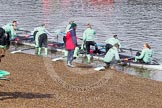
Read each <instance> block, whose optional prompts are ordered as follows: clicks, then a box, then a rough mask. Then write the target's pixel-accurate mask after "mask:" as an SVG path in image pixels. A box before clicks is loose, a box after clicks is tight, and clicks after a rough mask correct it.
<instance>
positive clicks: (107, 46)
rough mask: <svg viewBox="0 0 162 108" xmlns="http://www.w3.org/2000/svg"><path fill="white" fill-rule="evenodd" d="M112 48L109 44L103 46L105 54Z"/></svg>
mask: <svg viewBox="0 0 162 108" xmlns="http://www.w3.org/2000/svg"><path fill="white" fill-rule="evenodd" d="M112 47H113V46H112V45H111V44H106V45H105V50H106V53H107V52H108V51H109V49H110V48H112Z"/></svg>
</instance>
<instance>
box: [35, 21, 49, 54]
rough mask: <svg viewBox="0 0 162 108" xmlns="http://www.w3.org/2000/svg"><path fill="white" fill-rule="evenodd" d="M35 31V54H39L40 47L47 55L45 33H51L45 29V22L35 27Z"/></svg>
mask: <svg viewBox="0 0 162 108" xmlns="http://www.w3.org/2000/svg"><path fill="white" fill-rule="evenodd" d="M35 31H37V33H36V36H35V48H36V54H38V55H41V50H42V48H44V50H45V56H47V55H48V48H47V44H48V43H47V42H48V39H47V34H49V35H51V34H50V33H49V32H48V31H47V30H46V28H45V24H42V25H41V26H40V27H37V28H35ZM43 46H44V47H43ZM37 51H38V52H37Z"/></svg>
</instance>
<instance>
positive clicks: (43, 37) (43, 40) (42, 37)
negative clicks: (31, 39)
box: [39, 33, 47, 48]
mask: <svg viewBox="0 0 162 108" xmlns="http://www.w3.org/2000/svg"><path fill="white" fill-rule="evenodd" d="M43 45H44V47H45V48H47V34H46V33H43V34H41V35H40V36H39V47H43Z"/></svg>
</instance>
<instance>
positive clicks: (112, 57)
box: [104, 44, 120, 68]
mask: <svg viewBox="0 0 162 108" xmlns="http://www.w3.org/2000/svg"><path fill="white" fill-rule="evenodd" d="M118 49H119V44H115V45H114V46H113V47H112V48H110V49H109V51H108V52H107V53H106V55H105V57H104V62H105V63H106V67H105V68H109V67H110V66H112V67H111V68H114V66H113V65H115V64H117V62H120V57H119V53H118Z"/></svg>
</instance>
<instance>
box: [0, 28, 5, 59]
mask: <svg viewBox="0 0 162 108" xmlns="http://www.w3.org/2000/svg"><path fill="white" fill-rule="evenodd" d="M6 45H7V38H6V36H5V31H4V29H3V28H0V62H1V58H2V57H4V56H5V51H6Z"/></svg>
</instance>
